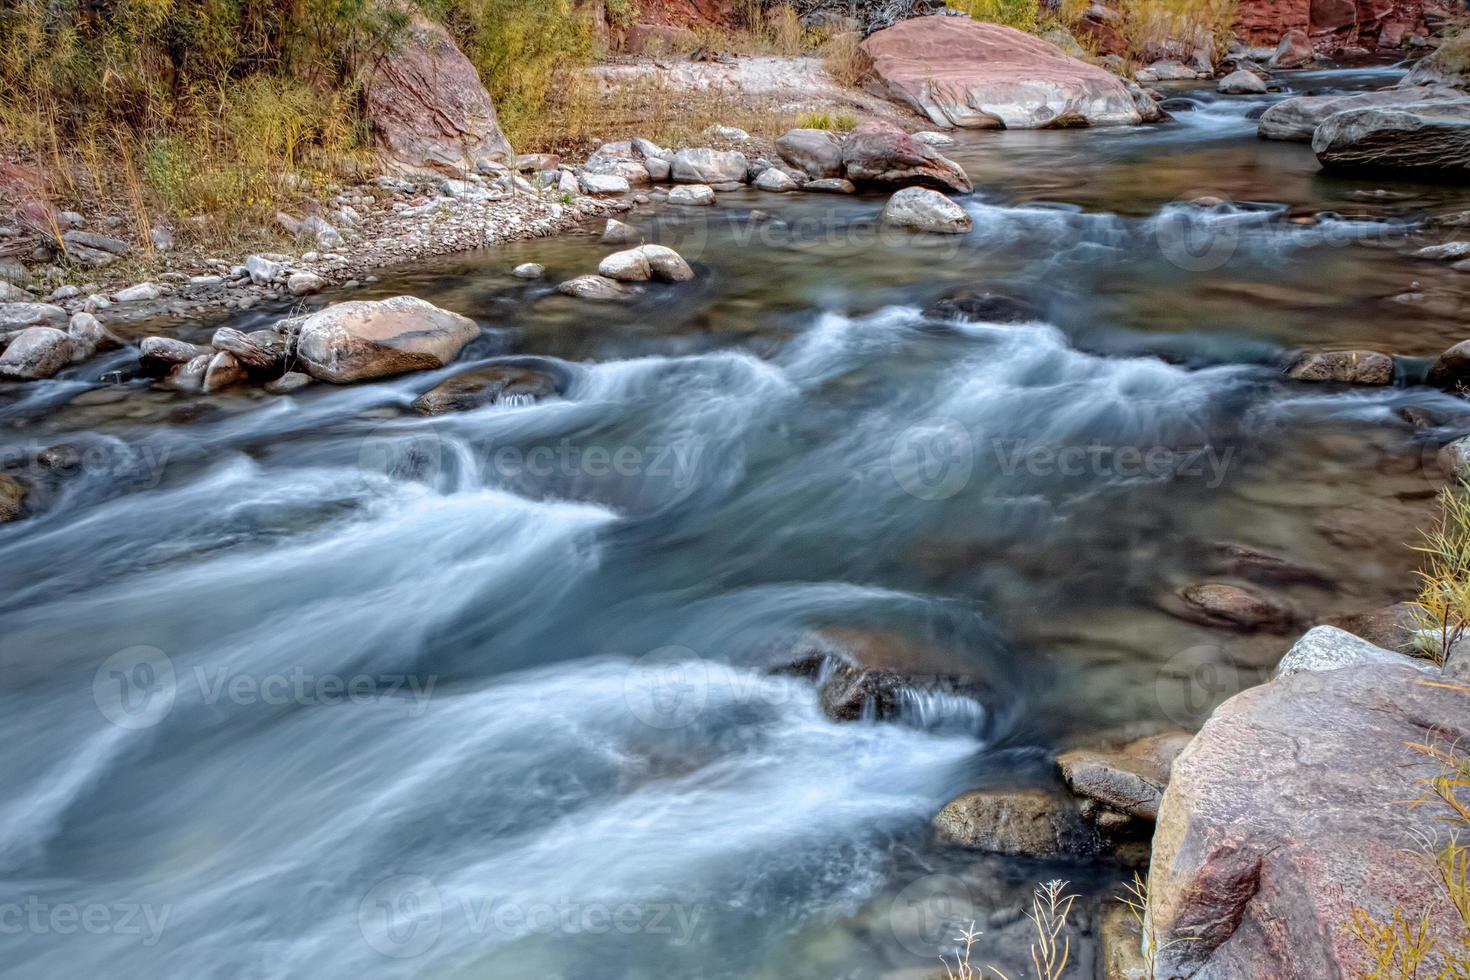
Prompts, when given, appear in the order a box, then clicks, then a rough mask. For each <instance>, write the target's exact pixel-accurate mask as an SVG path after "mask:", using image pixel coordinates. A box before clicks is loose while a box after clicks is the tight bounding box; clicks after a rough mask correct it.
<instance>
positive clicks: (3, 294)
mask: <svg viewBox="0 0 1470 980" xmlns="http://www.w3.org/2000/svg"><path fill="white" fill-rule="evenodd" d="M34 299H35V297H34V296H32V295H31V294H30V293H28V292H27V291H26V290H24V289H21V288H20V287H19V286H17V285H14V284H13V283H9V282H6V281H5V280H4V279H0V303H29V302H32V301H33V300H34Z"/></svg>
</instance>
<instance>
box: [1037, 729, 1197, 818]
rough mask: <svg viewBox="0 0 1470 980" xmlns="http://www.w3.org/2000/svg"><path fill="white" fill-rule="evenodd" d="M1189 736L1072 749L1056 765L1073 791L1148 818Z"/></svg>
mask: <svg viewBox="0 0 1470 980" xmlns="http://www.w3.org/2000/svg"><path fill="white" fill-rule="evenodd" d="M1192 737H1193V736H1192V735H1191V734H1190V733H1188V732H1168V733H1165V734H1162V735H1153V736H1150V737H1148V738H1142V739H1139V740H1138V741H1136V742H1132V743H1130V744H1128V745H1126V746H1124V747H1123V748H1121V749H1073V750H1072V751H1070V752H1064V753H1062V754H1061V755H1060V756H1058V757H1057V766H1058V767H1059V768H1060V769H1061V771H1062V779H1064V780H1065V781H1066V783H1067V786H1068V787H1069V788H1070V789H1071V790H1072V792H1073V793H1076V794H1077V795H1078V796H1084V797H1087V798H1088V799H1091V800H1096V801H1097V802H1099V803H1102V804H1104V805H1105V806H1107V807H1109V808H1111V809H1113V810H1116V811H1117V812H1119V813H1126V814H1128V815H1129V816H1131V817H1137V818H1138V819H1140V820H1153V819H1154V818H1156V817H1157V816H1158V814H1159V802H1160V801H1161V800H1162V799H1163V796H1164V789H1165V787H1167V786H1168V785H1169V770H1170V769H1171V768H1172V766H1173V765H1174V759H1175V758H1176V757H1177V756H1178V755H1179V753H1180V752H1183V751H1184V747H1185V746H1186V745H1188V744H1189V741H1190V739H1191V738H1192Z"/></svg>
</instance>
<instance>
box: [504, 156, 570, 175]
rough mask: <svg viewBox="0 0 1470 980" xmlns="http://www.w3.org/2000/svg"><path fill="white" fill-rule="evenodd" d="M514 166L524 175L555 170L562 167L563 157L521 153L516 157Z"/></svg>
mask: <svg viewBox="0 0 1470 980" xmlns="http://www.w3.org/2000/svg"><path fill="white" fill-rule="evenodd" d="M513 165H514V167H515V169H517V170H519V171H520V172H521V173H523V174H526V173H534V172H537V171H541V170H555V169H556V168H557V167H560V166H561V157H559V156H557V155H556V154H555V153H520V154H517V155H516V158H515V163H514V164H513Z"/></svg>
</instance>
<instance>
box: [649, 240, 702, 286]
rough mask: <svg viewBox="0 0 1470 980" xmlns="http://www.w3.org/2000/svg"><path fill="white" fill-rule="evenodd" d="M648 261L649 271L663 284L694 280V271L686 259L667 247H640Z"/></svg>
mask: <svg viewBox="0 0 1470 980" xmlns="http://www.w3.org/2000/svg"><path fill="white" fill-rule="evenodd" d="M639 251H640V252H642V253H643V257H644V258H645V259H647V260H648V271H649V272H650V273H652V274H653V278H655V279H659V280H662V281H663V282H688V281H689V280H691V279H693V278H694V270H693V269H691V268H690V267H689V263H688V262H685V261H684V257H683V256H682V255H680V254H679V253H678V252H676V251H674V250H673V249H671V248H669V247H668V246H666V245H643V246H640V247H639Z"/></svg>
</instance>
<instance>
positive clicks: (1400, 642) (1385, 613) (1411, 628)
mask: <svg viewBox="0 0 1470 980" xmlns="http://www.w3.org/2000/svg"><path fill="white" fill-rule="evenodd" d="M1417 608H1418V607H1416V606H1414V605H1413V604H1411V603H1407V602H1397V603H1394V604H1393V605H1391V606H1384V607H1383V608H1381V609H1374V610H1372V611H1371V612H1366V613H1358V614H1357V615H1354V616H1342V617H1339V618H1337V619H1331V620H1328V621H1327V623H1326V625H1328V626H1336V627H1337V628H1338V629H1340V630H1343V631H1345V632H1348V633H1351V634H1353V635H1354V636H1356V637H1359V638H1361V639H1364V640H1367V641H1368V642H1369V643H1371V644H1373V645H1374V646H1379V647H1383V648H1384V649H1385V650H1392V651H1393V652H1395V653H1402V654H1404V655H1405V656H1410V657H1412V656H1422V655H1423V653H1422V651H1421V650H1420V648H1419V641H1418V636H1417V625H1416V624H1417V619H1418V616H1417Z"/></svg>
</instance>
